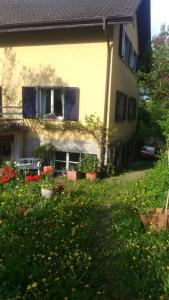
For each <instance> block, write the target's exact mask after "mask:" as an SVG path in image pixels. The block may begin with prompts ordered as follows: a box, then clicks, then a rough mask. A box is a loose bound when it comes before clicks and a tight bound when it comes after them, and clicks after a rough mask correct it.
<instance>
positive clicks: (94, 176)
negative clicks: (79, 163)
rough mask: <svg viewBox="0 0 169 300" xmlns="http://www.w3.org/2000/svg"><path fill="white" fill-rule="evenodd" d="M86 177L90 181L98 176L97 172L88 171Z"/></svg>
mask: <svg viewBox="0 0 169 300" xmlns="http://www.w3.org/2000/svg"><path fill="white" fill-rule="evenodd" d="M86 178H87V179H89V180H90V181H94V180H96V178H97V172H86Z"/></svg>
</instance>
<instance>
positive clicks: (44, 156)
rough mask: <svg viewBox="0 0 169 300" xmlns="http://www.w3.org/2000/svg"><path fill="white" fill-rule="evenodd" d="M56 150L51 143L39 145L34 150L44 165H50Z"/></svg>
mask: <svg viewBox="0 0 169 300" xmlns="http://www.w3.org/2000/svg"><path fill="white" fill-rule="evenodd" d="M54 152H55V147H54V146H53V145H52V144H50V143H48V144H44V145H40V146H37V147H36V148H35V150H34V151H33V153H34V155H35V156H36V157H38V158H39V159H40V160H41V161H42V164H43V165H50V161H51V160H52V159H53V155H54Z"/></svg>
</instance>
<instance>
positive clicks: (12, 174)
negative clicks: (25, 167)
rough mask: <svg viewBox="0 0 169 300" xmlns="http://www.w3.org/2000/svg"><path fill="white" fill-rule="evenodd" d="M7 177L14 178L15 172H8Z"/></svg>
mask: <svg viewBox="0 0 169 300" xmlns="http://www.w3.org/2000/svg"><path fill="white" fill-rule="evenodd" d="M8 177H9V178H14V177H16V173H14V172H13V173H9V175H8Z"/></svg>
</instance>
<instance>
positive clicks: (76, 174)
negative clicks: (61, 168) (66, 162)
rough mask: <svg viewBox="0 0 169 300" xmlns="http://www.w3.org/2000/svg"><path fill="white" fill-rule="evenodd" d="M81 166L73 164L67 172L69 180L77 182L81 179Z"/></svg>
mask: <svg viewBox="0 0 169 300" xmlns="http://www.w3.org/2000/svg"><path fill="white" fill-rule="evenodd" d="M80 170H81V164H80V163H77V164H72V165H71V166H70V167H69V170H68V171H67V178H68V179H69V180H72V181H75V180H77V179H80V178H81V171H80Z"/></svg>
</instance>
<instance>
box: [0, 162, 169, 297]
mask: <svg viewBox="0 0 169 300" xmlns="http://www.w3.org/2000/svg"><path fill="white" fill-rule="evenodd" d="M159 165H160V164H159ZM159 169H160V170H161V173H160V172H159ZM155 172H156V173H155ZM150 173H151V174H149V175H148V177H147V179H139V180H138V181H134V182H132V181H131V180H129V181H127V179H125V180H122V178H121V179H120V180H119V179H118V178H115V177H114V178H112V179H106V180H97V181H96V182H89V181H87V180H85V179H84V180H79V181H78V182H69V181H67V180H66V179H65V180H64V186H65V190H64V192H63V193H62V194H60V195H57V196H54V197H53V198H52V199H51V200H45V199H42V198H41V195H40V184H39V182H32V183H29V184H25V183H21V184H19V183H17V181H16V180H15V179H14V181H13V182H11V183H7V184H4V185H3V187H1V194H0V299H2V300H3V299H4V300H6V299H46V300H47V299H56V300H57V299H58V300H61V299H63V300H69V299H74V300H76V299H77V300H79V299H81V300H83V299H84V300H89V299H90V300H91V299H107V300H109V299H110V300H113V299H122V300H123V299H124V300H126V299H127V300H130V299H131V300H132V299H133V300H137V299H138V300H141V299H169V298H168V296H169V255H168V253H169V233H168V231H166V232H163V233H162V232H159V233H156V234H151V233H149V232H146V231H145V230H144V228H143V227H142V226H141V222H140V217H139V212H140V211H139V209H140V208H144V206H147V205H150V206H153V204H154V203H156V202H155V201H157V199H158V204H159V205H160V203H162V202H163V201H164V202H165V190H166V188H167V185H168V179H167V180H166V178H167V175H168V173H167V171H166V168H165V165H164V163H163V164H162V165H160V166H158V167H157V168H155V169H154V170H152V171H150ZM157 174H158V176H159V177H158V176H157ZM166 174H167V175H166ZM156 177H158V178H156ZM153 178H154V179H153ZM162 179H163V180H162ZM155 180H157V181H158V185H159V186H160V187H158V188H157V182H155ZM160 180H161V181H160ZM147 182H148V184H147ZM153 184H154V185H153ZM152 189H153V191H152ZM146 199H151V200H152V201H146ZM153 201H154V202H153Z"/></svg>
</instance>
